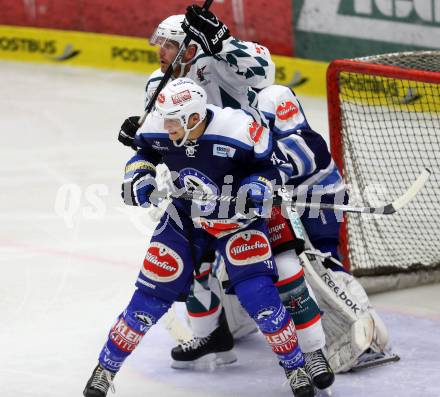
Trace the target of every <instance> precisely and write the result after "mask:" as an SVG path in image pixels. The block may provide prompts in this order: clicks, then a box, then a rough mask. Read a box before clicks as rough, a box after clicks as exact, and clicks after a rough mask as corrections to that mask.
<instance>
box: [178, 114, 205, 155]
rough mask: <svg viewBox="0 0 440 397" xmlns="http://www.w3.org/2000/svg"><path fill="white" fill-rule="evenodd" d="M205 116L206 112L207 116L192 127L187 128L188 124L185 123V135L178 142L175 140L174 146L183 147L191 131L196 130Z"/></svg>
mask: <svg viewBox="0 0 440 397" xmlns="http://www.w3.org/2000/svg"><path fill="white" fill-rule="evenodd" d="M205 118H206V114H205V117H203V118H200V120H199V121H198V122H197V124H196V125H195V126H194V127H192V128H187V126H186V124H185V125H184V126H183V130H184V131H185V135H184V136H183V138H182V139H181V140H180V142H179V143H177V142H176V141H173V144H174V146H175V147H182V146H183V145H184V144H185V142H186V141H187V139H188V136H189V134H190V133H191V131H193V130H195V129H196V128H197V127H198V126H199V125H200V124H201V123H202V122H203V120H205Z"/></svg>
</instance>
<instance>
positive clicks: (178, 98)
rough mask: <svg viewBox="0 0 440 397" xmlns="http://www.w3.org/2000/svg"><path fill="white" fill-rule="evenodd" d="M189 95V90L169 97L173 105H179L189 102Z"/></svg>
mask: <svg viewBox="0 0 440 397" xmlns="http://www.w3.org/2000/svg"><path fill="white" fill-rule="evenodd" d="M191 98H192V97H191V93H190V92H189V90H185V91H182V92H178V93H177V94H174V95H171V100H172V101H173V104H174V105H180V104H181V103H183V102H186V101H189V100H191Z"/></svg>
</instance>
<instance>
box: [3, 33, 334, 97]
mask: <svg viewBox="0 0 440 397" xmlns="http://www.w3.org/2000/svg"><path fill="white" fill-rule="evenodd" d="M0 59H7V60H14V61H25V62H42V63H49V64H66V65H71V66H86V67H95V68H103V69H116V70H123V71H131V72H138V73H144V74H149V73H151V72H153V71H154V70H155V69H157V68H158V67H159V63H158V56H157V49H156V48H155V47H153V46H150V45H149V44H148V41H147V39H143V38H136V37H127V36H116V35H109V34H100V33H88V32H74V31H63V30H54V29H40V28H28V27H17V26H6V25H0ZM273 59H274V62H275V64H276V68H277V70H276V82H277V83H278V84H283V85H289V86H291V87H292V88H293V89H294V90H295V92H297V93H299V94H305V95H316V96H324V95H325V92H326V83H325V73H326V69H327V64H326V63H324V62H316V61H309V60H305V59H298V58H290V57H285V56H277V55H274V56H273Z"/></svg>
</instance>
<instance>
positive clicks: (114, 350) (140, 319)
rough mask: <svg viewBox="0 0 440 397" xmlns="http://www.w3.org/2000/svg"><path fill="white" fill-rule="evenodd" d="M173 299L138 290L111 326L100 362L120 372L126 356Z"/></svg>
mask: <svg viewBox="0 0 440 397" xmlns="http://www.w3.org/2000/svg"><path fill="white" fill-rule="evenodd" d="M170 306H171V302H167V301H164V300H162V299H159V298H156V297H153V296H150V295H148V294H146V293H145V292H143V291H141V290H139V289H138V290H136V291H135V293H134V294H133V297H132V298H131V300H130V303H129V304H128V306H127V308H126V309H125V310H124V311H123V312H122V313H121V314H120V315H119V317H118V318H117V320H116V322H115V323H114V325H113V327H112V328H111V330H110V332H109V335H108V339H107V343H106V344H105V345H104V347H103V349H102V351H101V353H100V355H99V363H100V364H101V366H102V367H104V368H105V369H107V370H109V371H111V372H117V371H118V370H119V369H120V367H121V366H122V364H123V362H124V361H125V359H126V358H127V357H128V356H129V355H130V353H131V352H132V351H133V350H134V349H135V348H136V347H137V345H138V344H139V343H140V341H141V340H142V338H143V336H144V335H145V334H146V333H147V331H148V330H149V329H150V328H151V327H152V326H153V325H154V324H156V322H157V320H158V319H159V318H160V317H162V316H163V315H164V314H165V313H166V312H167V311H168V309H169V308H170Z"/></svg>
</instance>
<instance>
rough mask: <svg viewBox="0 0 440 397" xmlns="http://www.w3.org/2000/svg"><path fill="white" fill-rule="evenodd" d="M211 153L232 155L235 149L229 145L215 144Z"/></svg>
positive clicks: (222, 155)
mask: <svg viewBox="0 0 440 397" xmlns="http://www.w3.org/2000/svg"><path fill="white" fill-rule="evenodd" d="M212 154H213V155H214V156H219V157H229V158H232V157H234V154H235V149H234V148H232V147H230V146H225V145H218V144H215V145H214V146H213V148H212Z"/></svg>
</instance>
